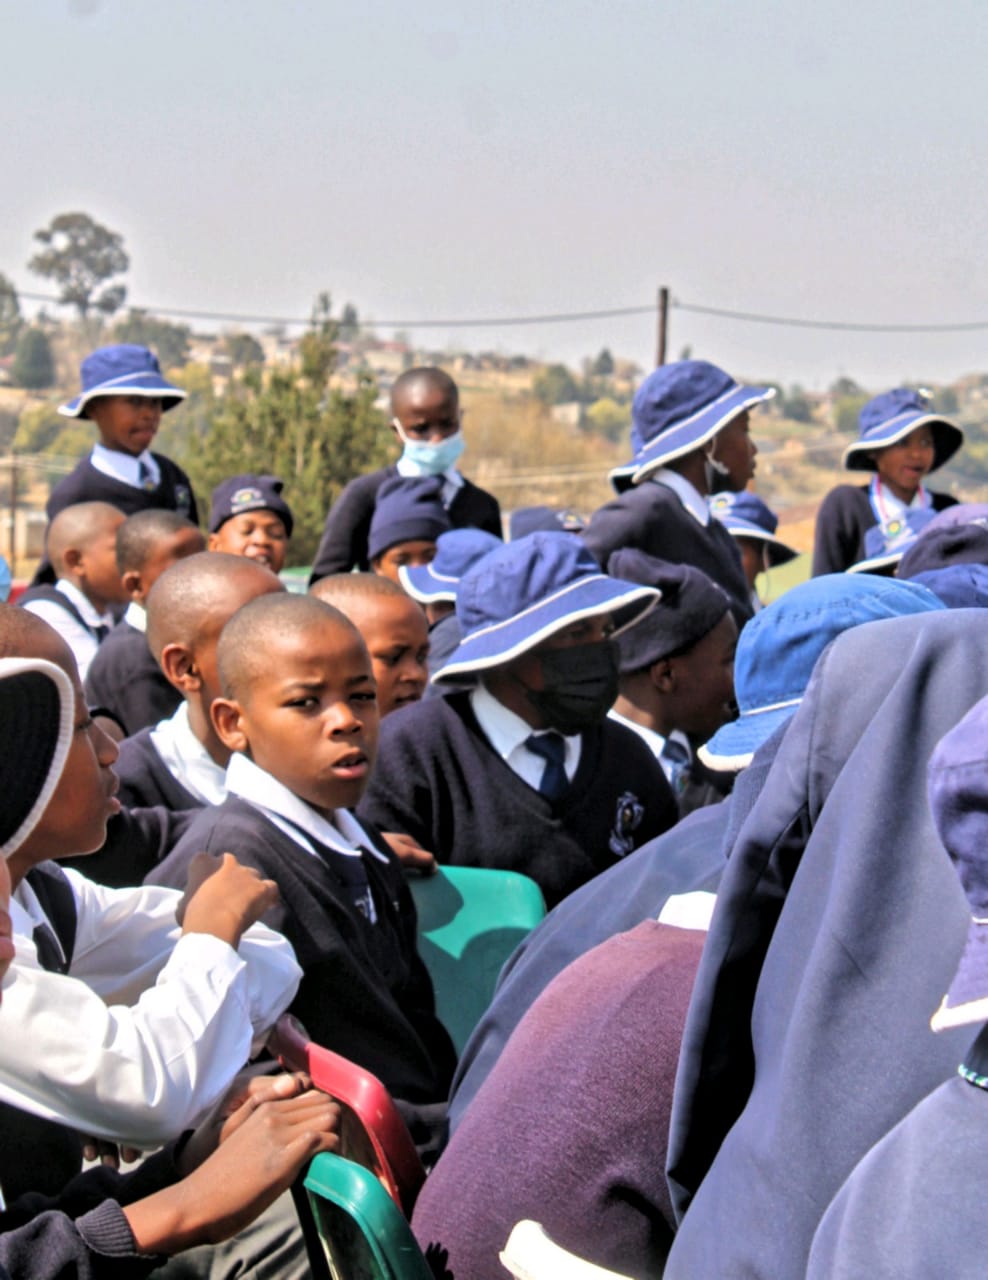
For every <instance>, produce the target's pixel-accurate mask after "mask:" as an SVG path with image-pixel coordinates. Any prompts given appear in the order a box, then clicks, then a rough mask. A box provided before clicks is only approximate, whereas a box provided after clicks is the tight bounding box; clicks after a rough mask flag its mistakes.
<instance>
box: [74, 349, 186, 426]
mask: <svg viewBox="0 0 988 1280" xmlns="http://www.w3.org/2000/svg"><path fill="white" fill-rule="evenodd" d="M79 374H80V379H81V382H82V391H81V392H80V394H79V395H77V396H75V397H74V398H73V399H72V400H70V401H69V402H68V404H63V405H59V407H58V412H59V413H60V414H62V415H63V416H64V417H66V418H88V417H89V414H88V413H87V412H86V406H87V405H88V404H89V402H90V400H95V399H97V397H99V396H147V397H148V398H150V399H155V400H160V401H161V407H162V409H163V410H164V411H165V412H166V413H167V411H168V410H169V409H174V408H175V406H176V405H177V404H181V402H182V401H183V400H184V399H185V397H186V395H188V392H187V391H183V389H182V388H181V387H176V386H175V385H174V384H173V383H171V382H169V381H168V379H167V378H165V377H164V376H163V375H162V372H161V366H160V365H159V364H158V357H157V356H156V355H155V354H154V352H153V351H151V350H150V349H149V348H148V347H139V346H137V345H135V344H134V343H131V342H118V343H115V344H114V345H113V346H110V347H97V349H96V350H95V351H92V352H90V354H89V355H88V356H86V358H85V360H83V362H82V364H81V366H80V368H79Z"/></svg>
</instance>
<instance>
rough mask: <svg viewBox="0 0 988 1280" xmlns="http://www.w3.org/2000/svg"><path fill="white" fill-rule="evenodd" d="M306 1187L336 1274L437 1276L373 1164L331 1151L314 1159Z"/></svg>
mask: <svg viewBox="0 0 988 1280" xmlns="http://www.w3.org/2000/svg"><path fill="white" fill-rule="evenodd" d="M305 1190H306V1193H307V1195H308V1200H309V1205H310V1207H311V1209H312V1216H313V1218H314V1219H315V1225H316V1230H317V1232H318V1234H319V1240H320V1243H321V1244H322V1248H323V1253H324V1256H325V1260H326V1265H327V1267H328V1268H329V1274H330V1276H331V1277H332V1280H433V1275H432V1271H431V1269H430V1267H429V1264H428V1263H427V1262H426V1260H425V1258H424V1257H423V1255H422V1251H421V1250H420V1249H419V1246H418V1243H417V1241H416V1239H415V1237H414V1236H413V1235H412V1229H411V1227H409V1225H408V1223H407V1222H406V1221H405V1218H404V1217H403V1216H402V1213H401V1210H400V1209H399V1208H398V1206H397V1205H396V1204H395V1202H394V1201H393V1200H392V1199H391V1197H390V1196H389V1195H388V1193H387V1191H385V1189H384V1187H383V1186H382V1185H381V1183H380V1182H379V1181H378V1180H377V1178H376V1177H375V1176H374V1174H373V1173H371V1172H370V1170H369V1169H365V1168H363V1167H362V1166H361V1165H359V1164H354V1163H353V1162H352V1161H350V1160H344V1159H343V1157H342V1156H337V1155H333V1154H331V1153H328V1152H327V1153H324V1154H322V1155H318V1156H316V1157H315V1159H314V1160H313V1161H312V1162H311V1164H310V1165H309V1171H308V1173H307V1174H306V1175H305ZM313 1270H315V1268H313Z"/></svg>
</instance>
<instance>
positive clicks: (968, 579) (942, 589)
mask: <svg viewBox="0 0 988 1280" xmlns="http://www.w3.org/2000/svg"><path fill="white" fill-rule="evenodd" d="M900 567H901V566H900ZM899 576H900V577H901V576H902V575H901V574H900V575H899ZM909 581H910V582H918V583H919V585H920V586H921V587H926V589H927V590H928V591H932V592H933V594H934V595H935V596H936V597H937V599H938V600H942V601H943V603H944V604H945V605H946V606H947V608H948V609H988V565H984V564H949V565H947V567H946V568H945V569H928V570H927V571H926V572H925V573H915V574H913V575H912V576H911V577H910V579H909Z"/></svg>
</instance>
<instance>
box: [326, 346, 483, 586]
mask: <svg viewBox="0 0 988 1280" xmlns="http://www.w3.org/2000/svg"><path fill="white" fill-rule="evenodd" d="M391 412H392V414H393V417H392V419H391V429H392V431H393V432H394V433H395V435H396V436H397V437H398V439H399V440H400V441H401V443H402V446H403V449H402V455H401V457H400V458H399V459H398V461H397V463H395V464H393V465H392V466H390V467H382V468H381V469H380V470H379V471H372V472H370V473H369V474H368V475H363V476H357V478H356V479H355V480H351V481H350V483H349V484H348V485H347V486H346V488H345V489H344V490H343V492H342V493H341V494H340V496H339V498H337V500H336V502H334V503H333V506H332V508H331V509H330V512H329V515H328V516H327V517H326V527H325V529H324V530H323V535H322V541H321V542H320V543H319V550H318V551H317V552H316V559H315V564H314V565H313V567H312V575H311V577H310V579H309V585H310V586H311V585H312V583H313V582H317V581H318V580H319V579H320V578H325V577H326V576H327V575H328V574H330V573H349V572H350V570H351V569H369V568H370V560H369V558H368V555H367V533H368V530H369V529H370V522H371V516H372V515H373V514H374V504H375V500H376V498H377V491H378V490H379V489H380V487H381V485H382V484H384V482H385V480H388V479H390V478H392V477H393V476H404V477H406V478H411V477H416V476H437V477H438V478H439V479H440V480H441V483H442V493H441V496H442V501H443V505H444V506H445V508H446V510H447V511H448V512H449V519H450V523H451V525H452V526H453V528H455V529H465V528H476V529H486V531H487V532H488V533H492V534H494V536H495V537H497V538H500V536H501V509H500V507H499V506H498V502H497V499H496V498H495V497H494V496H493V495H492V494H490V493H488V492H487V491H486V490H485V489H481V488H479V487H478V486H477V485H475V484H473V483H472V482H471V481H470V480H468V479H467V478H466V476H464V475H462V474H461V473H460V471H459V470H458V468H457V465H456V464H457V461H458V460H459V458H460V455H461V454H462V452H463V449H464V441H463V429H462V428H463V424H462V414H461V412H460V394H459V391H458V390H457V386H456V383H455V382H454V381H453V379H452V378H451V377H450V376H449V374H447V373H444V372H443V370H442V369H435V368H419V369H408V370H406V372H405V373H403V374H402V375H401V376H400V377H399V378H397V379H396V380H395V384H394V386H393V387H392V389H391Z"/></svg>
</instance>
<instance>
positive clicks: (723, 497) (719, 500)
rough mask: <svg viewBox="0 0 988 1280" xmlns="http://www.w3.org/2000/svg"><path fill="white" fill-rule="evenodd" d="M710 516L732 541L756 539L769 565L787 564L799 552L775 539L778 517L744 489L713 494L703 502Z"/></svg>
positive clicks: (766, 505) (755, 494)
mask: <svg viewBox="0 0 988 1280" xmlns="http://www.w3.org/2000/svg"><path fill="white" fill-rule="evenodd" d="M707 506H708V507H709V508H710V514H711V515H712V516H714V517H716V519H718V520H719V521H720V522H721V524H722V525H723V526H724V528H725V529H726V530H727V532H728V533H730V534H732V535H733V536H734V537H735V538H757V539H758V541H759V542H764V543H765V546H766V547H767V548H768V558H769V564H770V565H771V566H772V568H773V569H774V568H775V567H776V566H777V565H780V564H788V563H789V561H790V560H794V559H795V558H796V556H798V555H799V552H798V551H796V550H794V549H793V548H792V547H790V546H789V545H788V544H787V543H785V542H783V541H782V539H781V538H777V537H776V536H775V531H776V529H777V528H778V527H779V517H778V516H777V515H776V514H775V512H774V511H773V510H772V509H771V508H770V507H769V506H768V504H767V503H765V502H764V501H763V500H762V499H761V498H759V496H758V494H757V493H749V492H748V491H747V490H746V489H745V490H742V492H741V493H731V492H729V491H725V492H724V493H715V494H714V495H713V496H712V497H710V498H708V499H707Z"/></svg>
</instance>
